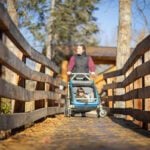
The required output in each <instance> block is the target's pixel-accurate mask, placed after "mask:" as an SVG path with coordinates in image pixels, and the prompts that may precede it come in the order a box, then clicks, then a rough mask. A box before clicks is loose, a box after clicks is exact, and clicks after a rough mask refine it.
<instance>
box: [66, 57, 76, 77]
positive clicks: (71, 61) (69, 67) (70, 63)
mask: <svg viewBox="0 0 150 150" xmlns="http://www.w3.org/2000/svg"><path fill="white" fill-rule="evenodd" d="M74 65H75V57H74V56H72V57H71V58H70V60H69V64H68V72H67V74H68V75H70V74H71V71H72V69H73V67H74Z"/></svg>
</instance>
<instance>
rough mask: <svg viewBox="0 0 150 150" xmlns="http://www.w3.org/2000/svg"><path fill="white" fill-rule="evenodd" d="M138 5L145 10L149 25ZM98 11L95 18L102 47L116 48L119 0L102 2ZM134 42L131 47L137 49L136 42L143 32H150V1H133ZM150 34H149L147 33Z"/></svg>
mask: <svg viewBox="0 0 150 150" xmlns="http://www.w3.org/2000/svg"><path fill="white" fill-rule="evenodd" d="M136 3H138V5H139V6H140V8H142V9H143V10H144V14H145V16H146V18H147V21H148V25H147V26H146V25H145V22H144V19H143V18H144V17H143V16H142V14H141V13H140V12H139V11H138V10H137V6H136ZM98 8H99V9H98V10H96V11H95V12H94V16H95V17H96V18H97V21H96V23H97V25H98V27H99V30H100V32H99V33H97V35H96V36H97V37H98V38H97V39H98V41H99V44H100V46H116V45H117V33H118V22H119V0H101V2H100V3H99V4H98ZM131 13H132V23H131V24H132V37H131V39H132V41H131V47H135V45H136V44H137V43H136V42H135V40H134V38H135V36H137V35H138V34H139V33H140V32H141V30H143V29H146V30H149V31H150V0H145V6H144V0H133V4H132V11H131ZM147 34H148V33H147Z"/></svg>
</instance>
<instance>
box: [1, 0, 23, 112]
mask: <svg viewBox="0 0 150 150" xmlns="http://www.w3.org/2000/svg"><path fill="white" fill-rule="evenodd" d="M15 3H16V0H7V11H8V13H9V15H10V17H11V19H12V20H13V22H14V23H15V25H16V26H17V25H18V16H17V12H16V8H15ZM5 44H6V46H7V47H8V49H9V50H10V51H12V52H13V53H14V54H15V55H16V56H17V57H19V59H22V53H21V52H20V51H19V50H18V49H17V48H16V46H15V45H14V44H13V43H12V42H11V41H10V40H9V39H8V38H7V37H6V38H5ZM10 59H11V58H10ZM2 78H3V79H5V80H7V81H8V82H11V83H13V84H16V85H17V84H18V80H19V76H18V75H17V74H16V73H14V72H12V71H11V70H9V69H8V68H6V67H4V66H3V67H2ZM2 101H4V102H6V101H7V104H10V105H11V112H12V113H13V112H14V103H15V100H9V99H7V100H6V99H3V100H2Z"/></svg>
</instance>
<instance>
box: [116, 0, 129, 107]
mask: <svg viewBox="0 0 150 150" xmlns="http://www.w3.org/2000/svg"><path fill="white" fill-rule="evenodd" d="M118 30H119V31H118V43H117V62H116V65H117V69H121V68H122V67H123V66H124V64H125V62H126V61H127V59H128V58H129V56H130V52H131V51H130V40H131V0H120V1H119V29H118ZM122 80H123V77H119V78H117V81H118V82H121V81H122ZM117 94H118V95H121V94H124V89H118V90H117ZM116 107H125V103H124V102H117V103H116Z"/></svg>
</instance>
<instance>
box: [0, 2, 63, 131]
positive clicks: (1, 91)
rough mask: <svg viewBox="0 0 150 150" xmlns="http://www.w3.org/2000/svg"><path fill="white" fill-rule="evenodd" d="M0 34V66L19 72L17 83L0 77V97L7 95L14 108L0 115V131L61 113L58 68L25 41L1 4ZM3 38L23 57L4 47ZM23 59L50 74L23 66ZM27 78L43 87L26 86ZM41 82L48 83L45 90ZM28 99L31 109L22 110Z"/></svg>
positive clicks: (61, 103) (61, 100) (61, 92)
mask: <svg viewBox="0 0 150 150" xmlns="http://www.w3.org/2000/svg"><path fill="white" fill-rule="evenodd" d="M0 33H1V34H0V38H1V40H0V66H1V68H2V66H5V67H7V68H8V69H9V70H11V71H12V72H14V73H16V74H17V75H19V83H18V84H17V85H15V84H13V83H11V82H9V81H6V80H4V79H3V78H1V77H0V98H1V99H2V98H4V99H5V98H7V99H10V101H11V100H15V106H16V107H17V108H16V109H14V113H11V114H0V130H9V129H14V128H17V127H20V126H23V125H27V124H30V123H33V122H34V121H36V120H39V119H41V118H43V117H46V116H49V115H55V114H58V113H62V112H63V109H64V107H63V105H64V100H65V95H66V91H65V87H66V83H64V82H63V81H62V80H61V79H60V78H59V77H57V75H58V74H59V70H60V68H59V67H58V66H56V65H55V63H53V62H52V61H51V60H49V59H48V58H47V57H45V56H44V55H42V54H41V53H39V52H38V51H36V50H34V49H33V48H32V47H31V46H30V45H29V44H28V42H27V41H26V40H25V38H24V37H23V36H22V34H21V33H20V32H19V30H18V28H17V27H16V26H15V24H14V23H13V21H12V20H11V19H10V17H9V15H8V13H7V11H6V9H5V8H4V7H3V5H2V4H0ZM4 37H5V38H6V37H7V38H9V39H10V40H11V42H12V43H13V44H14V45H15V46H16V48H18V50H19V51H20V52H21V53H22V54H23V59H19V58H18V57H17V56H16V55H15V54H14V53H13V52H12V51H10V50H9V48H7V46H6V45H5V41H4V40H3V38H4ZM26 59H30V60H32V61H34V62H36V63H38V64H41V65H42V68H44V69H45V68H48V69H50V70H51V71H52V72H53V74H54V75H53V76H50V75H48V74H45V73H44V71H43V72H38V71H35V70H33V69H31V68H29V67H28V66H27V65H26ZM1 74H2V72H1ZM27 80H28V81H31V82H33V81H34V82H35V81H36V82H37V86H38V85H40V84H42V85H43V88H40V89H39V88H38V87H37V88H36V89H35V90H30V89H27V88H26V81H27ZM20 81H21V82H20ZM38 83H39V84H38ZM45 85H49V86H50V87H49V90H46V89H45ZM60 85H63V87H64V89H63V90H62V89H61V90H60V89H59V86H60ZM30 102H33V103H32V107H33V109H29V110H26V109H25V106H26V103H28V104H29V105H30Z"/></svg>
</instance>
